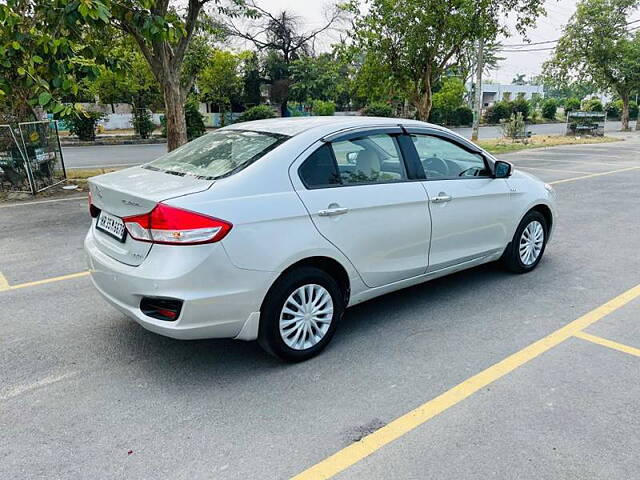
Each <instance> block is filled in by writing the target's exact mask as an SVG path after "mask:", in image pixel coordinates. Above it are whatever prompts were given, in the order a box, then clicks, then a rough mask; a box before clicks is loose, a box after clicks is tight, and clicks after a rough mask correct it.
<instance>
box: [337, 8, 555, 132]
mask: <svg viewBox="0 0 640 480" xmlns="http://www.w3.org/2000/svg"><path fill="white" fill-rule="evenodd" d="M542 3H543V2H542V1H541V0H503V1H499V0H480V1H473V0H458V1H456V2H435V1H433V2H431V1H430V2H425V1H424V0H403V1H398V0H395V1H391V0H369V1H368V2H367V7H368V9H367V10H366V11H365V12H364V13H362V12H361V11H360V5H359V2H358V1H357V0H351V2H349V9H350V10H351V11H352V12H353V13H354V14H355V21H354V26H353V28H352V29H351V30H352V32H353V33H352V35H353V37H354V40H355V42H356V43H357V44H358V45H359V46H360V47H361V48H363V49H364V50H366V51H367V52H371V54H372V55H375V56H377V57H378V58H379V59H380V62H381V63H386V64H388V65H389V70H390V73H391V74H392V75H393V77H394V79H395V81H396V82H397V83H398V84H400V85H402V86H403V88H404V90H405V91H406V92H407V94H408V96H409V101H410V102H411V104H412V105H413V106H414V107H415V109H416V110H417V114H418V117H419V118H420V119H421V120H427V119H428V118H429V113H430V112H431V107H432V87H433V86H434V85H435V84H436V83H437V82H438V80H439V79H440V78H441V77H442V76H443V75H444V73H445V72H446V71H447V69H449V68H450V67H451V66H452V65H455V64H456V63H457V57H458V56H459V55H460V54H461V52H462V50H463V49H464V48H465V47H468V46H469V45H470V44H472V43H473V42H474V41H475V40H476V39H478V38H483V39H484V40H487V41H493V40H495V38H496V36H497V35H498V34H499V33H501V34H508V30H507V27H506V25H505V24H504V23H503V22H504V20H503V18H504V16H505V15H507V14H515V17H516V27H517V29H518V31H520V32H524V30H525V29H526V27H527V26H530V25H531V24H533V23H534V21H535V19H536V18H537V16H538V15H540V14H541V13H542V12H544V10H543V8H542Z"/></svg>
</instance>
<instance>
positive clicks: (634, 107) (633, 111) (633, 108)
mask: <svg viewBox="0 0 640 480" xmlns="http://www.w3.org/2000/svg"><path fill="white" fill-rule="evenodd" d="M629 118H630V119H631V120H635V119H637V118H638V104H637V103H636V102H634V101H633V100H631V101H630V102H629Z"/></svg>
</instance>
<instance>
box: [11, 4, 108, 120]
mask: <svg viewBox="0 0 640 480" xmlns="http://www.w3.org/2000/svg"><path fill="white" fill-rule="evenodd" d="M108 21H109V18H108V10H107V8H106V7H105V6H104V4H103V3H101V2H99V1H92V0H87V1H83V2H82V3H79V2H74V1H72V0H6V1H4V2H2V3H0V102H2V104H3V106H4V108H3V109H2V110H4V111H5V113H7V114H8V115H7V118H10V119H12V120H19V121H24V120H28V119H34V120H35V119H37V117H38V112H37V111H36V109H37V107H40V108H42V109H43V110H45V111H47V110H48V111H51V112H53V113H55V114H57V115H59V116H69V115H76V114H77V111H78V110H79V108H80V107H79V106H74V105H65V104H63V103H62V102H61V98H62V97H64V96H69V95H77V94H78V92H79V90H80V85H81V83H82V81H83V80H85V79H88V80H93V79H95V78H96V77H97V76H98V74H99V69H98V66H97V64H96V60H98V61H102V60H101V59H102V55H103V52H102V51H100V49H99V48H98V45H97V44H96V42H95V41H94V40H95V38H92V37H91V36H89V35H88V34H87V32H86V30H85V29H84V28H83V25H85V24H86V23H92V24H98V25H101V26H102V27H106V25H107V23H108Z"/></svg>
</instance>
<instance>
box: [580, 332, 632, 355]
mask: <svg viewBox="0 0 640 480" xmlns="http://www.w3.org/2000/svg"><path fill="white" fill-rule="evenodd" d="M574 336H575V337H578V338H581V339H582V340H586V341H587V342H592V343H597V344H598V345H602V346H603V347H609V348H613V349H614V350H618V351H620V352H624V353H628V354H630V355H635V356H636V357H640V348H635V347H630V346H628V345H624V344H622V343H618V342H614V341H613V340H607V339H606V338H602V337H597V336H596V335H591V334H590V333H586V332H578V333H576V334H575V335H574Z"/></svg>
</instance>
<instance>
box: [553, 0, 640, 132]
mask: <svg viewBox="0 0 640 480" xmlns="http://www.w3.org/2000/svg"><path fill="white" fill-rule="evenodd" d="M637 6H638V2H637V1H636V0H581V1H580V2H578V5H577V8H576V12H575V14H574V15H573V16H572V17H571V19H570V20H569V23H568V24H567V25H566V26H565V28H564V34H563V36H562V37H561V38H560V40H559V41H558V43H557V46H556V49H555V54H554V56H553V58H552V59H550V60H549V61H547V62H545V64H544V67H543V68H544V71H545V75H546V77H547V78H550V79H553V80H554V81H555V84H556V85H567V84H569V85H570V84H571V83H573V82H578V81H579V82H583V83H584V82H587V83H590V84H593V85H594V86H595V87H597V88H598V89H600V90H613V91H614V92H616V93H617V94H618V96H619V97H620V98H621V99H622V100H623V102H625V103H628V101H629V95H630V93H631V90H632V89H633V88H636V87H637V85H638V84H639V83H640V34H639V33H638V32H635V33H630V31H629V29H628V28H627V27H626V26H627V24H628V23H629V21H630V17H631V14H632V13H633V12H634V11H635V10H636V9H637ZM622 123H623V125H622V128H623V129H627V128H628V119H627V118H624V116H623V118H622Z"/></svg>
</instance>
